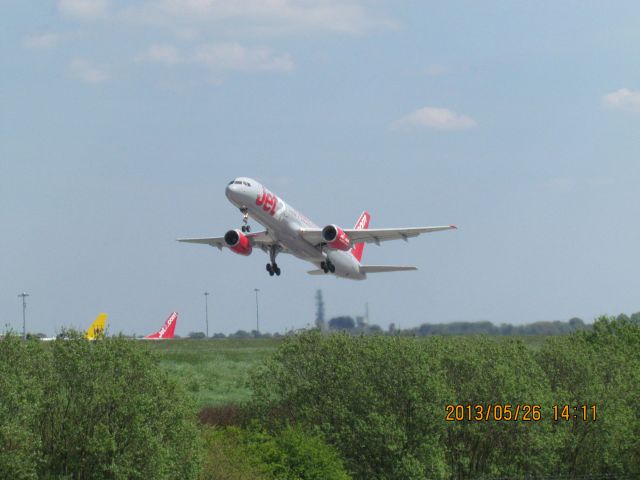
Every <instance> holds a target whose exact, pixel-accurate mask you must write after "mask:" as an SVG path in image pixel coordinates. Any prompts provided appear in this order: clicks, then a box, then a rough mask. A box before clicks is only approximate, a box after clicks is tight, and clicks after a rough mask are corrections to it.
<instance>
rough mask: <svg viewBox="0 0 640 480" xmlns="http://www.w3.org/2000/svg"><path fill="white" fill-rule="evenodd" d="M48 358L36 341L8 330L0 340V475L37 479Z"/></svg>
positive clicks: (0, 476) (2, 476)
mask: <svg viewBox="0 0 640 480" xmlns="http://www.w3.org/2000/svg"><path fill="white" fill-rule="evenodd" d="M48 360H49V359H48V357H47V356H46V355H45V352H44V351H43V349H42V347H41V345H40V342H39V340H30V341H28V342H23V341H21V340H20V338H19V337H18V336H16V335H13V334H11V333H9V334H7V335H6V336H5V337H4V339H2V340H0V478H11V479H32V478H33V479H35V478H37V472H38V470H39V467H40V463H41V455H40V449H41V441H40V437H39V435H38V431H37V428H38V413H39V412H40V411H41V405H42V403H43V400H44V388H43V383H44V379H45V378H46V376H47V372H48V369H49V367H48V363H49V362H48Z"/></svg>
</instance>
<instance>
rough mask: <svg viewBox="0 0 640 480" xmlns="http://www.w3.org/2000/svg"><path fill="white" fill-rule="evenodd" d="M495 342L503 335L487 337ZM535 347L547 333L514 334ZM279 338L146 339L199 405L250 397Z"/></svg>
mask: <svg viewBox="0 0 640 480" xmlns="http://www.w3.org/2000/svg"><path fill="white" fill-rule="evenodd" d="M488 338H491V339H493V340H495V341H496V342H498V341H501V340H504V337H488ZM510 338H515V339H519V340H521V341H522V342H523V343H524V344H525V345H527V347H529V348H531V349H532V350H538V349H539V348H540V347H541V346H542V345H543V344H544V341H545V339H546V338H547V336H546V335H522V336H513V337H510ZM281 343H282V339H280V338H258V339H254V338H249V339H227V338H222V339H218V338H215V339H208V340H205V339H175V340H168V341H162V342H149V345H150V346H151V348H152V350H153V351H155V352H156V353H158V354H159V356H160V358H161V365H162V366H163V367H165V368H166V370H167V371H168V372H169V374H170V375H171V376H172V377H173V378H175V379H176V380H177V381H178V382H180V383H182V384H183V385H184V387H185V389H186V390H187V391H188V392H189V393H190V394H191V395H192V396H193V399H194V401H195V402H196V404H197V405H198V407H199V408H205V407H211V406H219V405H226V404H229V403H240V402H244V401H246V400H249V398H250V397H251V390H250V388H249V385H248V380H249V373H250V372H251V371H252V370H253V369H255V368H256V367H257V366H259V365H260V364H262V362H264V360H266V359H267V358H268V357H269V356H270V355H272V354H273V353H274V352H275V351H276V348H277V347H278V345H280V344H281Z"/></svg>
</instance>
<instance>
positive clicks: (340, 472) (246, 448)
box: [201, 427, 350, 480]
mask: <svg viewBox="0 0 640 480" xmlns="http://www.w3.org/2000/svg"><path fill="white" fill-rule="evenodd" d="M203 436H204V439H205V446H206V460H205V466H204V470H203V475H202V476H201V479H202V480H222V479H225V480H244V479H252V480H253V479H273V480H296V479H305V480H348V479H349V478H350V477H349V475H347V473H346V472H345V470H344V467H343V466H342V462H341V460H340V458H339V456H338V454H337V453H336V451H335V450H334V449H333V448H332V447H330V446H329V445H327V444H326V443H325V442H324V441H323V440H322V438H321V437H319V436H317V435H310V434H308V433H306V432H304V431H303V430H301V429H300V428H296V427H286V428H284V429H283V430H281V431H280V432H278V433H276V434H273V435H270V434H268V433H265V432H263V431H260V430H256V429H252V428H250V429H241V428H239V427H225V428H205V429H204V431H203Z"/></svg>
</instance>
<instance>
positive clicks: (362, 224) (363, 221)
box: [351, 212, 371, 262]
mask: <svg viewBox="0 0 640 480" xmlns="http://www.w3.org/2000/svg"><path fill="white" fill-rule="evenodd" d="M369 220H371V215H369V212H362V215H360V218H358V221H357V222H356V226H355V227H353V228H354V229H356V230H366V229H367V228H369ZM363 250H364V243H356V244H355V245H354V246H353V248H352V249H351V254H352V255H353V256H354V257H356V260H358V262H360V261H361V260H362V252H363Z"/></svg>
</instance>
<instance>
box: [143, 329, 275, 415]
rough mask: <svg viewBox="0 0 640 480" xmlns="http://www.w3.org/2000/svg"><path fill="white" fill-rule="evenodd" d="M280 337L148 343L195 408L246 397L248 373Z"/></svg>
mask: <svg viewBox="0 0 640 480" xmlns="http://www.w3.org/2000/svg"><path fill="white" fill-rule="evenodd" d="M279 342H280V340H275V339H247V340H236V339H210V340H186V339H185V340H170V341H161V342H148V344H149V345H150V346H151V349H152V350H154V351H156V352H157V353H158V354H159V355H160V358H161V364H162V366H163V367H165V368H166V369H167V370H168V371H169V373H170V374H171V375H172V376H174V377H175V378H177V379H178V380H179V381H180V382H182V383H183V384H184V385H185V387H186V389H187V390H188V391H189V392H191V393H192V394H193V396H194V399H195V401H196V403H197V404H198V406H199V407H206V406H214V405H221V404H224V403H232V402H233V403H235V402H241V401H244V400H247V399H248V398H249V396H250V394H251V392H250V390H249V389H248V388H247V386H246V383H247V378H248V375H249V372H250V371H251V370H252V369H253V368H255V367H256V366H257V365H259V364H260V363H261V362H262V361H263V360H265V359H266V358H267V357H268V356H269V355H271V353H273V352H274V351H275V349H276V347H277V345H278V343H279Z"/></svg>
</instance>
